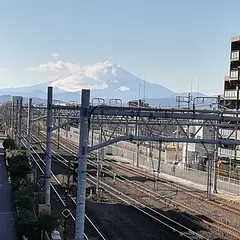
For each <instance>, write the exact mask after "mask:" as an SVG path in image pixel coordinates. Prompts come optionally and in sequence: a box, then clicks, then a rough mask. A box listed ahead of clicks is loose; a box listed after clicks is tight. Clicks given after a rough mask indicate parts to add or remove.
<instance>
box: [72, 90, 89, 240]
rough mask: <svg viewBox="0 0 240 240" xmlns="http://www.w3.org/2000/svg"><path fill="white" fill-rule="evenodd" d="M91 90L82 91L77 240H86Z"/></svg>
mask: <svg viewBox="0 0 240 240" xmlns="http://www.w3.org/2000/svg"><path fill="white" fill-rule="evenodd" d="M89 101H90V90H82V99H81V108H80V127H79V129H80V134H79V150H78V181H77V204H76V222H75V224H76V226H75V240H84V218H85V217H84V215H85V195H86V172H87V154H88V128H89V126H88V117H89V113H88V111H89Z"/></svg>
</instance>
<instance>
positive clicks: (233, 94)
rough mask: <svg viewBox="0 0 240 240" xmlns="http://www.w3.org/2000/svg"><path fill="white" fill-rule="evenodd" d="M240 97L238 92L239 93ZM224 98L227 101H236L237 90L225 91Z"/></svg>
mask: <svg viewBox="0 0 240 240" xmlns="http://www.w3.org/2000/svg"><path fill="white" fill-rule="evenodd" d="M239 97H240V91H239ZM224 98H225V99H227V100H228V99H229V100H237V90H225V91H224Z"/></svg>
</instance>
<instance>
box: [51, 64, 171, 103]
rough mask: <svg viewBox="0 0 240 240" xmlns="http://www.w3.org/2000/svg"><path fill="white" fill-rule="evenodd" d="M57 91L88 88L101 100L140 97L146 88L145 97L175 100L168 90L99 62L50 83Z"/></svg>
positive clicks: (121, 69)
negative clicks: (103, 98) (105, 98)
mask: <svg viewBox="0 0 240 240" xmlns="http://www.w3.org/2000/svg"><path fill="white" fill-rule="evenodd" d="M49 84H50V85H51V86H53V87H54V88H57V89H59V90H63V91H65V92H79V91H80V90H81V89H84V88H87V89H91V90H92V95H94V96H99V97H124V98H130V99H132V98H136V97H138V96H139V87H140V92H141V96H143V92H144V91H143V88H144V85H145V97H172V96H173V95H174V93H173V92H172V91H170V90H168V89H167V88H165V87H163V86H161V85H157V84H153V83H149V82H145V83H144V81H143V80H142V79H140V78H138V77H136V76H134V75H133V74H131V73H129V72H128V71H126V70H125V69H123V68H121V67H120V66H119V65H117V64H114V63H111V62H108V61H106V62H99V63H96V64H94V65H86V66H83V67H79V69H77V70H76V71H74V72H73V73H72V74H71V75H69V76H67V77H64V78H59V79H56V80H54V81H51V82H50V83H49Z"/></svg>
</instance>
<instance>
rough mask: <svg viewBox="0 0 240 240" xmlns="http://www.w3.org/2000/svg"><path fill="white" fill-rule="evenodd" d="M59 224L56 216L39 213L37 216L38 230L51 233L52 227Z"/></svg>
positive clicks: (54, 227)
mask: <svg viewBox="0 0 240 240" xmlns="http://www.w3.org/2000/svg"><path fill="white" fill-rule="evenodd" d="M58 226H59V221H58V218H57V216H54V215H52V214H51V215H50V214H40V215H39V216H38V228H39V229H40V230H43V231H46V232H48V233H51V232H52V231H53V230H54V229H56V228H57V227H58Z"/></svg>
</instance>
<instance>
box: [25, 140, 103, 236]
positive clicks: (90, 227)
mask: <svg viewBox="0 0 240 240" xmlns="http://www.w3.org/2000/svg"><path fill="white" fill-rule="evenodd" d="M33 137H34V136H33ZM22 143H23V145H24V146H25V147H26V139H23V141H22ZM31 151H32V153H31V158H32V160H33V161H34V164H35V165H36V166H37V168H38V170H39V171H40V172H41V173H42V174H44V170H43V169H44V167H45V162H44V161H43V160H42V158H41V157H40V156H39V154H38V153H37V152H36V150H34V148H33V147H31ZM52 179H53V180H54V183H51V188H52V190H53V192H54V194H55V195H56V196H57V198H58V200H59V201H60V203H61V205H62V207H63V209H62V210H65V209H69V218H70V219H71V220H72V221H73V222H74V223H75V205H76V201H75V199H74V198H73V197H72V196H71V195H69V194H67V197H68V198H69V200H70V204H68V205H66V203H65V200H64V199H63V197H62V196H63V195H64V196H66V192H65V189H64V188H63V186H62V184H61V182H60V181H59V180H58V178H57V177H56V176H55V175H54V174H53V173H52ZM84 238H85V240H107V238H106V237H105V236H104V234H103V233H101V231H100V230H99V229H98V227H97V226H96V224H95V223H94V222H93V220H92V219H91V218H90V216H88V215H87V214H85V233H84Z"/></svg>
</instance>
